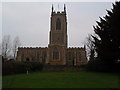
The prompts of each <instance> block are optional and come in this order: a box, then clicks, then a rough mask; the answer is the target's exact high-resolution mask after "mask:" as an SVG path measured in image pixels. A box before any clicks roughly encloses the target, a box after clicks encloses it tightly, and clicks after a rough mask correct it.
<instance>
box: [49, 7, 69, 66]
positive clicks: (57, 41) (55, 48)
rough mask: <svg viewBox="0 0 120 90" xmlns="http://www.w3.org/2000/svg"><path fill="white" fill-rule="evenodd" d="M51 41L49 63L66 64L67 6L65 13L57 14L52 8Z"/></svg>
mask: <svg viewBox="0 0 120 90" xmlns="http://www.w3.org/2000/svg"><path fill="white" fill-rule="evenodd" d="M49 41H50V42H49V45H48V47H49V50H48V53H49V56H48V58H49V59H48V60H49V63H50V64H56V65H57V64H58V65H64V64H66V58H65V51H66V48H67V17H66V7H65V5H64V11H63V12H59V11H58V12H55V11H54V8H53V6H52V12H51V24H50V40H49Z"/></svg>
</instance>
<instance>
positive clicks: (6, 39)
mask: <svg viewBox="0 0 120 90" xmlns="http://www.w3.org/2000/svg"><path fill="white" fill-rule="evenodd" d="M10 52H11V39H10V35H5V36H3V39H2V56H3V57H4V58H8V57H9V55H10Z"/></svg>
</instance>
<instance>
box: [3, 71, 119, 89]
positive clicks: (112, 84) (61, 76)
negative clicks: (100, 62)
mask: <svg viewBox="0 0 120 90" xmlns="http://www.w3.org/2000/svg"><path fill="white" fill-rule="evenodd" d="M2 79H3V82H2V85H3V88H120V86H119V76H118V75H117V74H109V73H95V72H94V73H93V72H35V73H30V74H28V75H26V74H18V75H10V76H3V78H2Z"/></svg>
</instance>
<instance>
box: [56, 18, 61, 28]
mask: <svg viewBox="0 0 120 90" xmlns="http://www.w3.org/2000/svg"><path fill="white" fill-rule="evenodd" d="M56 30H61V21H60V19H59V18H58V19H57V21H56Z"/></svg>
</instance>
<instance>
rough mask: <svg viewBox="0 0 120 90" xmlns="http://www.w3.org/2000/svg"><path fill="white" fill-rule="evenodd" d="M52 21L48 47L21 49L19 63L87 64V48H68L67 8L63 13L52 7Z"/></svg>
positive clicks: (18, 57)
mask: <svg viewBox="0 0 120 90" xmlns="http://www.w3.org/2000/svg"><path fill="white" fill-rule="evenodd" d="M50 20H51V21H50V31H49V44H48V47H44V48H42V47H19V48H18V52H17V61H32V62H33V61H35V62H41V63H43V64H49V65H69V66H71V65H72V66H80V65H81V64H87V57H86V48H85V47H74V48H73V47H68V44H67V43H68V41H67V40H68V36H67V14H66V6H65V5H64V10H63V11H54V8H53V6H52V11H51V18H50Z"/></svg>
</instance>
